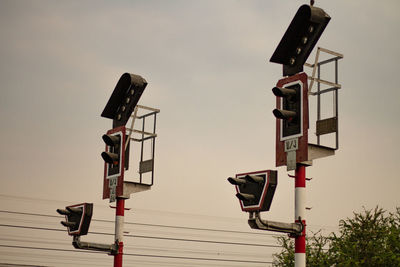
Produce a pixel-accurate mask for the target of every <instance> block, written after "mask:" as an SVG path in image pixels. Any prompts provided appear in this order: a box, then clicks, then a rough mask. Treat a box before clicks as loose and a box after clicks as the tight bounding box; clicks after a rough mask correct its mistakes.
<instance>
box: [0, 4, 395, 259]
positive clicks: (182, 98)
mask: <svg viewBox="0 0 400 267" xmlns="http://www.w3.org/2000/svg"><path fill="white" fill-rule="evenodd" d="M306 3H308V2H307V1H282V0H269V1H228V0H227V1H183V0H182V1H161V0H160V1H65V2H61V1H14V0H13V1H5V0H0V38H1V45H0V59H1V61H0V83H1V86H0V88H1V97H0V124H1V125H2V127H1V135H0V136H1V138H0V147H1V149H2V151H3V152H2V153H0V169H1V172H2V175H1V180H0V183H1V186H0V199H1V201H0V209H1V210H2V211H16V212H32V213H40V214H46V215H52V216H53V215H54V216H56V215H57V214H56V212H55V209H56V208H63V207H65V206H67V205H71V204H76V203H81V202H92V203H94V215H93V217H94V218H95V219H105V220H110V221H111V220H114V210H113V209H110V208H109V207H108V205H109V203H108V200H102V188H103V161H102V159H101V157H100V154H101V152H102V151H103V150H104V143H103V141H102V139H101V136H102V134H104V133H105V132H106V131H107V130H109V129H110V128H111V125H112V123H111V120H109V119H105V118H102V117H100V114H101V112H102V110H103V108H104V106H105V105H106V103H107V101H108V98H109V97H110V95H111V93H112V90H113V89H114V87H115V84H116V83H117V81H118V79H119V77H120V76H121V75H122V74H123V73H125V72H130V73H135V74H138V75H141V76H142V77H144V78H145V79H146V80H147V82H148V86H147V88H146V90H145V91H144V93H143V95H142V97H141V100H140V104H142V105H145V106H150V107H154V108H159V109H160V110H161V113H160V114H159V116H158V117H157V134H158V137H157V141H156V142H157V144H156V159H155V160H156V161H155V183H154V186H153V187H152V189H151V190H150V191H147V192H142V193H138V194H135V195H133V196H132V197H131V199H129V200H127V201H126V206H127V207H128V208H131V210H130V211H127V212H126V221H128V222H136V223H153V224H154V223H159V224H163V225H175V226H185V227H186V226H188V227H206V228H212V229H225V230H229V229H231V230H238V231H245V232H249V233H250V232H257V231H256V230H251V229H250V228H249V227H248V225H247V216H248V215H247V214H246V213H243V212H242V211H241V209H240V206H239V202H238V200H237V199H236V197H235V196H234V195H235V189H234V187H233V186H232V185H230V184H229V183H228V182H227V180H226V179H227V178H228V177H229V176H233V175H235V174H237V173H243V172H249V171H258V170H265V169H277V170H278V187H277V190H276V192H275V196H274V200H273V202H272V206H271V210H270V211H269V212H265V213H263V214H262V217H263V218H264V219H270V220H274V221H282V222H292V221H293V219H294V218H293V217H294V182H293V180H292V179H291V178H289V177H288V176H287V172H286V168H285V167H279V168H276V167H275V118H274V116H273V114H272V110H273V109H274V108H275V97H274V96H273V94H272V92H271V89H272V87H273V86H275V84H276V82H277V81H278V80H279V79H280V78H281V77H282V71H281V66H280V65H278V64H274V63H270V62H269V58H270V57H271V55H272V53H273V52H274V50H275V48H276V46H277V44H278V43H279V41H280V39H281V37H282V36H283V34H284V32H285V30H286V28H287V27H288V25H289V23H290V21H291V19H292V18H293V16H294V14H295V12H296V11H297V9H298V7H299V6H300V5H302V4H306ZM316 6H318V7H321V8H323V9H324V10H325V12H327V13H328V14H329V15H330V16H331V17H332V19H331V21H330V23H329V24H328V26H327V28H326V30H325V32H324V33H323V35H322V36H321V39H320V41H319V42H318V44H317V46H320V47H323V48H327V49H330V50H333V51H336V52H339V53H342V54H344V59H342V60H341V61H339V83H340V84H342V89H340V90H339V127H340V132H339V140H340V148H339V150H338V151H337V152H336V155H335V156H333V157H329V158H324V159H320V160H316V161H314V164H313V166H312V167H308V168H307V177H310V178H313V179H312V180H311V181H310V182H308V183H307V206H308V207H312V209H311V210H309V211H307V217H306V220H307V223H308V225H309V229H310V230H313V231H317V230H318V229H324V230H327V231H334V230H337V225H338V222H339V220H340V219H344V218H346V217H351V216H352V214H353V212H354V211H357V212H359V211H362V210H363V207H365V208H366V209H372V208H374V207H375V206H377V205H379V206H380V207H382V208H384V209H387V210H389V211H393V210H394V209H395V208H396V207H398V206H400V196H399V193H398V189H399V187H400V181H399V175H398V171H397V167H398V166H399V164H400V160H399V157H398V151H399V142H398V141H399V137H400V123H399V115H400V105H399V100H400V91H399V90H398V77H397V75H398V74H397V71H396V69H397V67H398V63H399V62H400V53H399V50H398V48H399V47H400V39H399V36H400V28H399V27H398V25H400V16H399V14H398V10H400V2H399V1H396V0H387V1H384V2H382V1H372V0H351V1H344V0H337V1H327V0H317V1H316ZM314 56H315V51H314V52H313V53H312V54H311V56H310V57H309V60H308V62H312V61H313V60H314ZM306 71H307V72H308V73H310V71H309V70H306ZM323 73H325V70H323ZM326 75H327V76H326V79H330V80H332V79H331V78H332V77H333V76H332V68H327V69H326ZM325 103H326V104H325ZM331 103H332V101H331V100H329V98H328V99H327V100H326V101H325V100H324V102H323V104H324V115H326V114H328V111H329V110H330V107H331ZM310 112H311V115H310V116H313V115H312V114H315V112H316V109H315V98H313V97H310ZM310 124H311V125H314V124H315V121H310ZM312 127H313V126H312ZM310 134H313V131H312V129H310ZM327 141H328V142H329V138H328V140H327ZM134 167H135V166H132V170H130V172H128V173H127V175H128V177H129V175H130V176H131V177H135V171H134V170H133V169H134ZM289 174H292V172H291V173H289ZM7 216H8V217H7ZM17 217H18V216H17V215H12V214H8V215H7V214H2V215H1V216H0V218H3V219H0V220H3V221H2V222H1V223H0V224H16V225H19V224H21V225H22V224H24V225H30V224H35V225H40V224H42V223H47V224H46V227H51V228H57V229H61V230H62V229H63V227H62V226H61V225H60V224H59V221H60V220H61V219H62V218H61V217H55V218H52V219H51V220H50V219H49V220H45V222H44V221H43V220H42V221H40V220H39V221H34V219H32V218H23V217H21V218H17ZM19 220H20V221H19ZM98 224H100V222H96V221H94V222H92V228H91V229H93V227H100V228H101V226H96V225H98ZM107 227H108V228H107ZM107 227H106V228H105V229H107V230H109V232H110V233H112V232H113V230H112V229H113V225H112V223H109V224H108V225H107ZM136 227H139V226H137V225H136ZM153 230H154V229H153ZM157 230H159V229H158V228H157ZM175 230H176V229H175ZM178 230H179V229H178ZM178 230H177V231H178ZM11 231H12V229H11V228H10V227H3V226H0V233H1V235H2V236H3V241H1V240H0V245H10V244H13V245H15V244H17V245H20V246H22V245H25V244H27V242H28V241H27V240H24V239H21V238H22V237H20V239H19V241H18V242H19V243H18V242H17V241H15V240H14V241H10V240H8V241H7V240H5V239H4V238H5V237H4V234H6V233H8V234H9V235H11V236H9V239H11V240H12V239H15V237H16V235H17V233H15V234H14V233H12V232H11ZM143 231H150V232H152V233H154V231H155V230H154V231H152V230H151V229H147V230H146V229H140V227H139V229H138V228H134V229H132V233H137V232H143ZM179 231H183V230H182V229H180V230H179ZM179 231H178V232H177V233H169V232H168V234H169V235H170V236H177V235H183V233H182V232H179ZM32 233H33V232H29V233H27V234H26V235H30V236H31V238H33V240H31V241H30V242H34V241H35V239H34V235H35V234H36V232H34V233H35V234H32ZM56 234H57V237H55V235H56ZM186 234H187V235H189V236H191V235H194V232H191V231H189V232H188V233H186ZM222 234H224V233H222ZM257 234H258V235H257V236H258V238H264V237H265V236H268V237H271V236H270V234H271V233H260V231H258V232H257ZM268 234H269V235H268ZM22 235H23V234H22ZM248 235H251V234H248ZM38 236H40V238H41V237H42V236H44V235H41V234H40V235H39V234H38ZM199 236H201V234H200V233H199ZM228 237H230V234H229V233H225V236H223V237H215V238H216V240H221V239H223V238H228ZM38 238H39V237H38ZM47 238H48V239H47V240H48V241H49V240H51V242H53V241H54V240H57V242H59V243H58V246H59V247H62V248H68V249H71V250H72V249H73V248H72V246H71V245H70V241H71V238H70V237H69V236H67V234H66V233H65V232H61V233H54V235H53V236H52V235H51V234H49V236H48V237H47ZM91 239H94V237H91V235H90V234H89V236H87V238H86V240H89V241H90V240H91ZM100 241H101V240H100ZM103 241H104V240H103ZM49 242H50V241H49ZM104 242H112V236H111V237H110V236H109V237H108V240H107V241H104ZM129 242H131V244H133V243H134V242H137V241H135V239H134V238H132V240H126V243H129ZM147 242H148V243H147V244H145V245H146V246H147V247H149V248H151V247H154V246H155V244H157V245H158V246H161V245H160V242H161V241H160V242H156V241H154V242H153V243H152V241H151V240H147ZM249 242H250V241H249ZM260 242H264V241H260ZM268 242H269V243H271V244H272V243H273V240H272V239H271V240H269V241H268ZM141 245H143V244H139V245H138V246H141ZM41 246H43V247H45V246H46V244H44V245H41ZM48 246H52V247H56V246H55V245H54V244H50V245H48ZM48 246H47V247H48ZM165 246H166V247H168V246H170V247H171V246H176V247H179V244H174V245H167V244H166V245H165ZM136 248H137V247H135V248H132V251H136ZM191 249H192V250H193V251H194V252H193V253H195V251H197V249H199V250H201V249H200V248H196V247H195V246H193V247H192V248H191ZM207 249H209V250H210V249H213V250H214V251H218V250H219V248H211V247H209V248H207ZM263 249H264V252H265V251H267V254H268V255H267V256H265V257H264V258H263V256H262V255H261V256H260V255H259V258H260V259H261V260H265V261H267V262H268V261H270V256H271V255H270V254H271V251H270V250H265V248H263ZM153 252H154V251H153ZM170 252H171V251H170ZM22 253H23V250H22V249H19V250H18V249H15V248H9V247H0V263H1V262H17V263H22V262H23V260H25V261H30V260H32V262H35V263H36V264H39V263H41V264H42V265H45V266H73V265H74V264H76V263H70V264H68V263H67V261H66V260H65V259H64V261H62V262H63V263H61V262H60V261H57V260H58V259H60V257H66V256H57V255H55V254H54V253H56V252H54V253H53V252H49V251H44V252H43V253H47V254H46V255H47V256H46V257H41V256H40V253H41V252H32V250H29V251H28V252H26V253H25V254H24V256H22ZM29 253H30V254H29ZM34 253H39V254H34ZM57 253H58V252H57ZM157 253H158V252H157V251H155V252H154V254H157ZM171 253H173V252H171ZM174 253H175V254H173V255H187V254H184V253H183V254H179V252H177V251H175V252H174ZM221 254H222V253H221ZM13 255H14V256H13ZM29 255H30V256H29ZM38 255H39V256H38ZM63 255H64V254H63ZM74 255H76V254H74ZM171 255H172V254H171ZM78 256H79V257H82V258H83V259H86V258H85V257H91V256H92V255H91V254H90V255H89V254H82V255H81V254H79V255H78ZM95 256H96V257H97V260H98V259H100V260H98V261H99V262H100V263H103V264H105V265H104V266H110V264H111V257H108V256H105V255H97V254H96V255H95ZM220 256H221V255H219V254H218V255H213V256H211V257H214V258H217V257H220ZM51 257H55V258H53V259H52V261H51V260H49V259H50V258H51ZM221 257H222V256H221ZM248 257H250V259H254V258H255V257H251V256H248ZM57 258H58V259H57ZM143 258H145V257H142V258H140V257H138V259H136V258H135V257H131V258H130V260H139V261H140V260H142V261H143V262H144V261H146V258H145V259H143ZM228 258H229V257H228ZM102 259H103V260H102ZM46 260H48V261H46ZM106 260H107V261H106ZM127 260H129V259H128V258H127ZM154 261H156V260H154ZM166 262H167V260H165V262H164V264H165V265H163V264H161V265H160V262H158V263H157V262H156V263H154V262H153V263H154V265H155V266H182V264H183V265H184V264H187V266H197V265H194V263H187V262H186V263H185V262H184V261H181V262H180V261H179V260H175V262H177V263H176V265H173V264H172V263H171V262H169V263H168V264H169V265H167V263H166ZM188 262H189V261H188ZM63 264H64V265H63ZM151 264H152V263H151V262H150V263H147V265H149V266H152V265H151ZM196 264H198V266H240V265H234V264H236V263H233V262H232V263H229V262H224V264H226V265H222V264H217V263H215V262H201V261H197V262H196ZM201 264H204V265H201ZM230 264H231V265H230ZM100 265H101V264H100ZM100 265H99V263H97V265H96V266H100ZM147 265H146V266H147ZM140 266H145V263H142V264H141V265H140ZM249 266H250V265H249ZM251 266H253V265H251ZM254 266H261V265H257V264H254ZM262 266H264V265H262Z"/></svg>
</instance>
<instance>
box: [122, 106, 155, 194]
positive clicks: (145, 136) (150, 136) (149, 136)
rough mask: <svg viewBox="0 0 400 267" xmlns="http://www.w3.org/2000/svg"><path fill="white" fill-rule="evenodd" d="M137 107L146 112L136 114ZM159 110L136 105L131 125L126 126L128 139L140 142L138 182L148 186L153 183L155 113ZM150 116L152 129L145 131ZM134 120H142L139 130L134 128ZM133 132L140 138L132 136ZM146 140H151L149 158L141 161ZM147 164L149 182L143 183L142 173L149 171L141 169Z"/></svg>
mask: <svg viewBox="0 0 400 267" xmlns="http://www.w3.org/2000/svg"><path fill="white" fill-rule="evenodd" d="M139 109H142V110H146V111H147V112H146V113H145V114H143V115H141V116H138V115H137V114H138V110H139ZM159 112H160V110H159V109H156V108H151V107H146V106H142V105H136V107H135V110H134V112H133V114H132V115H131V117H132V123H131V127H130V128H126V130H127V132H128V140H132V141H135V142H139V143H140V162H139V184H144V185H149V186H152V185H153V184H154V154H155V145H156V142H155V139H156V137H157V134H156V122H157V113H159ZM150 116H154V124H153V131H152V132H146V131H145V126H146V118H148V117H150ZM136 120H142V127H141V128H142V129H141V130H137V129H134V125H135V122H136ZM133 133H138V134H141V138H134V137H132V134H133ZM147 140H151V159H150V160H146V161H143V151H144V145H145V141H147ZM128 145H129V142H127V143H126V146H125V149H126V148H127V146H128ZM149 164H150V169H151V170H150V171H151V183H150V184H146V183H143V178H142V175H143V173H146V172H150V171H143V170H142V167H144V166H146V167H147V168H149Z"/></svg>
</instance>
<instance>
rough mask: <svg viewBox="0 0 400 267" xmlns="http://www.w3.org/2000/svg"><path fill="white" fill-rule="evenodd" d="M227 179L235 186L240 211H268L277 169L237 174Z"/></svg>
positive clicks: (276, 181) (274, 186)
mask: <svg viewBox="0 0 400 267" xmlns="http://www.w3.org/2000/svg"><path fill="white" fill-rule="evenodd" d="M228 181H229V182H230V183H231V184H233V185H235V187H236V192H237V194H236V197H237V198H238V199H239V202H240V206H241V208H242V211H268V210H269V209H270V206H271V203H272V198H273V197H274V193H275V188H276V186H277V184H278V174H277V171H272V170H266V171H259V172H250V173H242V174H237V175H236V176H235V177H229V178H228Z"/></svg>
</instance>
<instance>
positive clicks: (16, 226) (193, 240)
mask: <svg viewBox="0 0 400 267" xmlns="http://www.w3.org/2000/svg"><path fill="white" fill-rule="evenodd" d="M0 226H2V227H12V228H22V229H33V230H44V231H58V232H65V230H62V229H55V228H48V227H37V226H22V225H11V224H0ZM89 233H91V234H99V235H114V234H112V233H104V232H89ZM124 236H126V237H134V238H145V239H159V240H170V241H182V242H197V243H211V244H224V245H240V246H254V247H271V248H280V247H282V246H279V245H268V244H253V243H242V242H227V241H214V240H201V239H188V238H175V237H159V236H148V235H129V234H125V235H124Z"/></svg>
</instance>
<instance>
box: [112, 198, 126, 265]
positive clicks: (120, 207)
mask: <svg viewBox="0 0 400 267" xmlns="http://www.w3.org/2000/svg"><path fill="white" fill-rule="evenodd" d="M124 211H125V199H123V198H117V208H116V209H115V241H116V242H118V253H117V254H116V255H114V267H122V254H123V250H124V242H123V236H124Z"/></svg>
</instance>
